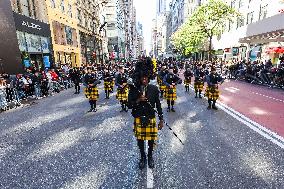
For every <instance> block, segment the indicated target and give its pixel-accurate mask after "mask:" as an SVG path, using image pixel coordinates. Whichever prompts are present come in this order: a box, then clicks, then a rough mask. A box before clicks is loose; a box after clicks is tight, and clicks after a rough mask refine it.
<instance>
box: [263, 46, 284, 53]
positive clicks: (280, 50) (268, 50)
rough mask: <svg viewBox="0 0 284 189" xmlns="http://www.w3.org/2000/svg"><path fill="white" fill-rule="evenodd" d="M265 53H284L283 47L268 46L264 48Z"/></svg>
mask: <svg viewBox="0 0 284 189" xmlns="http://www.w3.org/2000/svg"><path fill="white" fill-rule="evenodd" d="M265 53H267V54H272V53H279V54H281V53H284V47H268V48H266V49H265Z"/></svg>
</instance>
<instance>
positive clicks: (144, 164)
mask: <svg viewBox="0 0 284 189" xmlns="http://www.w3.org/2000/svg"><path fill="white" fill-rule="evenodd" d="M145 167H146V157H142V158H141V159H140V162H139V169H144V168H145Z"/></svg>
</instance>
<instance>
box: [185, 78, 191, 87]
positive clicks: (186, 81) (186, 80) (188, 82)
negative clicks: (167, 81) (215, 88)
mask: <svg viewBox="0 0 284 189" xmlns="http://www.w3.org/2000/svg"><path fill="white" fill-rule="evenodd" d="M183 83H184V86H186V87H188V86H189V85H190V84H191V79H185V80H184V81H183Z"/></svg>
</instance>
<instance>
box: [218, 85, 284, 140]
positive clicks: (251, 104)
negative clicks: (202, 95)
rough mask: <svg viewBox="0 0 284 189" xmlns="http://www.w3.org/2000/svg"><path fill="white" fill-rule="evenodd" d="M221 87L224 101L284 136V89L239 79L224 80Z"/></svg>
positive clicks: (221, 99) (222, 100)
mask: <svg viewBox="0 0 284 189" xmlns="http://www.w3.org/2000/svg"><path fill="white" fill-rule="evenodd" d="M220 89H221V97H220V101H221V102H222V103H224V104H226V105H227V106H229V107H231V108H233V109H234V110H236V111H238V112H240V113H241V114H243V115H245V116H246V117H248V118H250V119H251V120H253V121H255V122H257V123H259V124H260V125H262V126H264V127H266V128H268V129H270V130H271V131H273V132H275V133H277V134H278V135H280V136H282V137H284V103H283V102H284V93H283V92H282V91H280V90H273V89H269V88H265V87H262V86H256V85H252V84H248V83H243V82H238V81H229V82H224V83H223V85H221V86H220ZM282 101H283V102H282Z"/></svg>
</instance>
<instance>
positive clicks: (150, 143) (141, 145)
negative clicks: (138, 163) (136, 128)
mask: <svg viewBox="0 0 284 189" xmlns="http://www.w3.org/2000/svg"><path fill="white" fill-rule="evenodd" d="M137 143H138V147H139V150H140V155H141V157H145V156H146V154H145V150H144V145H145V143H144V140H139V139H138V140H137ZM148 146H149V148H148V157H152V155H153V149H154V140H148Z"/></svg>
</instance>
